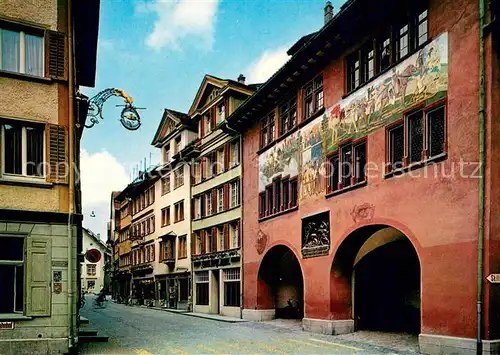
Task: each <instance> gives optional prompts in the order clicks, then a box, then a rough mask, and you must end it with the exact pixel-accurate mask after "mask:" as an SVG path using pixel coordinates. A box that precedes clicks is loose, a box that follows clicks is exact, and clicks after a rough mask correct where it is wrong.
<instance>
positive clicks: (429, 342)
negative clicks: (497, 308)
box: [418, 334, 500, 355]
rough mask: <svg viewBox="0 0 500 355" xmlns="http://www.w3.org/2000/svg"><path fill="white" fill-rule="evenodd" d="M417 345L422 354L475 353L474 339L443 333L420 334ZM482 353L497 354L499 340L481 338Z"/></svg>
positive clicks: (499, 351) (499, 345)
mask: <svg viewBox="0 0 500 355" xmlns="http://www.w3.org/2000/svg"><path fill="white" fill-rule="evenodd" d="M418 345H419V348H420V352H421V353H422V354H429V355H435V354H436V355H437V354H439V355H441V354H453V355H462V354H463V355H465V354H467V355H471V354H476V339H472V338H458V337H450V336H445V335H431V334H420V335H419V336H418ZM482 353H483V355H499V354H500V340H483V351H482Z"/></svg>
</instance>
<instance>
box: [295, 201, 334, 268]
mask: <svg viewBox="0 0 500 355" xmlns="http://www.w3.org/2000/svg"><path fill="white" fill-rule="evenodd" d="M329 251H330V212H329V211H327V212H322V213H318V214H316V215H314V216H309V217H306V218H304V219H303V220H302V258H304V259H306V258H312V257H315V256H322V255H328V252H329Z"/></svg>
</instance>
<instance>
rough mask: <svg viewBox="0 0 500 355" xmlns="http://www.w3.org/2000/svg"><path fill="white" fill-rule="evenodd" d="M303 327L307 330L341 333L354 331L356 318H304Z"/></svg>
mask: <svg viewBox="0 0 500 355" xmlns="http://www.w3.org/2000/svg"><path fill="white" fill-rule="evenodd" d="M302 329H303V330H305V331H306V332H311V333H318V334H327V335H339V334H348V333H352V332H354V320H352V319H345V320H344V319H343V320H328V319H314V318H304V319H302Z"/></svg>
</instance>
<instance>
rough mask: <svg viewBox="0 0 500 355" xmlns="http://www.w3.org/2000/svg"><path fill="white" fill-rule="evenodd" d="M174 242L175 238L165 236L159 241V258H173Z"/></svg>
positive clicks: (162, 259) (163, 259)
mask: <svg viewBox="0 0 500 355" xmlns="http://www.w3.org/2000/svg"><path fill="white" fill-rule="evenodd" d="M174 244H175V239H173V238H165V239H163V240H162V241H161V243H160V260H161V261H165V260H173V259H175V255H174V251H175V249H174Z"/></svg>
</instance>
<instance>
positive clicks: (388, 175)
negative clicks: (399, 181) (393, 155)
mask: <svg viewBox="0 0 500 355" xmlns="http://www.w3.org/2000/svg"><path fill="white" fill-rule="evenodd" d="M446 158H448V153H446V152H444V153H441V154H439V155H436V156H434V157H432V158H429V159H426V160H422V161H420V162H416V163H412V164H410V165H408V166H405V167H404V168H400V169H396V170H393V171H390V172H388V173H386V174H385V175H384V179H389V178H391V177H393V176H398V175H402V174H404V173H407V172H409V171H412V170H416V169H420V168H422V167H424V166H426V165H429V164H432V163H438V162H440V161H443V160H446Z"/></svg>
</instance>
